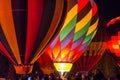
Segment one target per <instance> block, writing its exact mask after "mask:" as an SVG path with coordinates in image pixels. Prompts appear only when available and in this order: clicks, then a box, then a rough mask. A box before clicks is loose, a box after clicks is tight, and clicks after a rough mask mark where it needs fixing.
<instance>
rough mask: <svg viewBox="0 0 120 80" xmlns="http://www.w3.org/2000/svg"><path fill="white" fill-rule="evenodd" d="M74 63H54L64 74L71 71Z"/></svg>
mask: <svg viewBox="0 0 120 80" xmlns="http://www.w3.org/2000/svg"><path fill="white" fill-rule="evenodd" d="M72 65H73V64H72V63H57V62H56V63H54V66H55V68H56V70H57V71H58V72H61V75H63V73H64V72H69V71H70V70H71V68H72Z"/></svg>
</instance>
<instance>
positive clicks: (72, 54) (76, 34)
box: [46, 0, 98, 75]
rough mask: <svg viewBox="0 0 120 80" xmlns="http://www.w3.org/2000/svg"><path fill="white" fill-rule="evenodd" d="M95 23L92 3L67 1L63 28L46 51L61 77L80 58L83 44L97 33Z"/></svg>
mask: <svg viewBox="0 0 120 80" xmlns="http://www.w3.org/2000/svg"><path fill="white" fill-rule="evenodd" d="M97 23H98V14H97V6H96V4H95V3H94V1H92V0H68V1H67V15H66V18H65V22H64V24H63V27H62V29H61V31H60V33H59V34H58V35H57V37H56V38H55V39H54V40H53V42H52V43H51V44H50V45H49V47H48V48H47V49H46V51H47V52H48V53H49V55H50V57H51V58H52V60H53V62H54V66H55V67H56V69H57V70H58V71H60V72H61V75H63V73H64V72H69V71H70V69H71V67H72V63H73V62H75V61H76V60H77V59H78V58H79V57H80V55H81V54H82V51H81V49H80V48H81V46H82V44H83V42H84V44H86V45H88V43H90V42H91V40H92V38H93V37H94V35H95V32H96V31H97ZM85 47H86V46H85Z"/></svg>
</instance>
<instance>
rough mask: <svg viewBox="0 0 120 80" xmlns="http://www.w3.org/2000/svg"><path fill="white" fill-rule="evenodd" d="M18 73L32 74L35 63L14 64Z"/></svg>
mask: <svg viewBox="0 0 120 80" xmlns="http://www.w3.org/2000/svg"><path fill="white" fill-rule="evenodd" d="M14 68H15V71H16V74H30V73H31V72H32V69H33V65H32V64H30V65H14Z"/></svg>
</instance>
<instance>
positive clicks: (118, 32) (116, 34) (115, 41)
mask: <svg viewBox="0 0 120 80" xmlns="http://www.w3.org/2000/svg"><path fill="white" fill-rule="evenodd" d="M107 34H108V41H107V50H108V52H109V53H112V54H113V55H114V56H116V58H115V59H116V61H117V64H118V66H119V65H120V47H119V44H120V17H116V18H113V19H112V20H110V21H109V22H108V23H107Z"/></svg>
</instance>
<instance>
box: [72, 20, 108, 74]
mask: <svg viewBox="0 0 120 80" xmlns="http://www.w3.org/2000/svg"><path fill="white" fill-rule="evenodd" d="M106 40H107V32H106V24H105V23H104V21H101V19H100V20H99V26H98V31H97V33H96V35H95V37H94V38H93V40H92V42H91V43H90V45H89V46H88V47H87V49H86V50H85V52H84V53H83V54H82V56H80V58H79V59H78V60H77V61H76V62H75V63H74V65H73V70H76V71H79V72H80V73H82V74H83V75H86V74H88V72H89V71H90V70H91V69H92V68H93V67H94V66H95V65H96V64H97V62H98V61H99V60H100V59H101V57H102V55H103V54H104V52H105V50H106ZM71 71H72V70H71Z"/></svg>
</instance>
